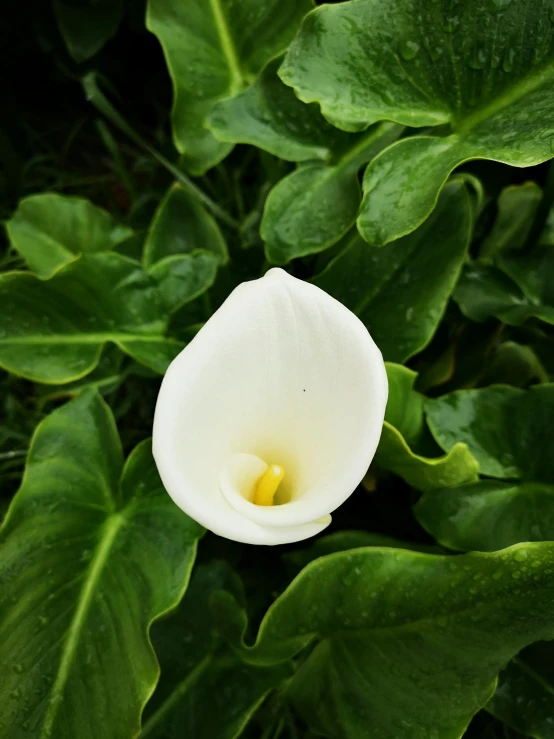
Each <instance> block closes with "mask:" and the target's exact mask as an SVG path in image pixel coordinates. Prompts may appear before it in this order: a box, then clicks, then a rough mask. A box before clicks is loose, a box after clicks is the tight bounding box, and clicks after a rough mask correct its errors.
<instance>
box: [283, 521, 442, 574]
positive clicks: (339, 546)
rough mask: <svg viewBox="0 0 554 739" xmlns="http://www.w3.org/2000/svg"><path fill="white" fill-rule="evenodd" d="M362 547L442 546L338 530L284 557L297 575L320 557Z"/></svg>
mask: <svg viewBox="0 0 554 739" xmlns="http://www.w3.org/2000/svg"><path fill="white" fill-rule="evenodd" d="M362 547H391V548H393V549H407V550H409V551H412V552H427V553H429V554H431V553H437V552H440V551H441V550H440V547H438V546H436V545H434V544H414V543H413V542H408V541H400V540H399V539H394V538H393V537H392V536H385V535H384V534H374V533H372V532H370V531H355V530H354V531H352V530H346V531H336V532H335V533H334V534H329V535H328V536H320V537H318V538H317V539H315V541H314V542H313V543H312V544H310V546H308V547H304V548H303V549H299V550H297V551H294V552H287V553H286V554H284V555H283V559H284V560H285V562H286V564H287V565H289V567H290V569H291V570H293V571H294V574H295V575H297V574H298V573H299V572H300V570H302V569H303V568H304V567H306V565H309V564H310V562H313V561H314V559H318V558H319V557H325V556H327V555H328V554H335V553H336V552H345V551H347V550H352V549H360V548H362Z"/></svg>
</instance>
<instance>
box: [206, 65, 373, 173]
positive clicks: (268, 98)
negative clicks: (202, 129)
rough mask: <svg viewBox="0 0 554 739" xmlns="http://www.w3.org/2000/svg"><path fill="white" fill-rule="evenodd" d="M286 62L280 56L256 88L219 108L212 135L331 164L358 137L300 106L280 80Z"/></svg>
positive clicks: (314, 107) (310, 108) (280, 154)
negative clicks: (335, 154) (282, 66)
mask: <svg viewBox="0 0 554 739" xmlns="http://www.w3.org/2000/svg"><path fill="white" fill-rule="evenodd" d="M281 63H282V58H281V57H280V58H278V59H273V60H272V61H271V62H269V64H267V66H266V67H265V68H264V69H263V71H262V73H261V74H260V76H259V77H258V79H257V80H256V81H255V82H254V84H253V85H251V86H250V87H248V88H247V89H246V90H244V92H241V93H239V94H238V95H236V96H235V97H231V98H227V99H225V100H222V101H221V102H219V103H217V104H216V105H215V106H214V109H213V110H212V113H211V115H210V118H209V121H208V126H209V128H210V130H211V131H212V132H213V134H214V135H215V136H216V137H217V138H218V139H219V140H220V141H227V142H229V143H234V144H253V145H254V146H258V147H260V149H264V150H265V151H268V152H269V153H270V154H274V155H275V156H278V157H280V158H281V159H287V160H290V161H291V162H303V161H307V160H310V159H322V160H328V159H330V158H331V156H332V155H333V153H335V152H337V151H340V150H343V149H347V148H348V146H349V144H352V143H354V142H355V141H356V137H355V136H352V135H351V134H348V133H345V132H344V131H341V130H340V129H338V128H335V127H334V126H332V125H331V124H330V123H328V122H327V121H326V120H325V118H324V117H323V116H322V115H321V112H320V110H319V107H318V106H317V105H305V104H304V103H303V102H302V101H300V100H299V99H298V98H297V97H296V95H295V94H294V91H293V90H291V88H290V87H287V85H285V84H284V83H283V82H282V80H281V79H280V77H279V76H278V75H277V70H278V69H279V67H280V65H281ZM362 164H363V162H362Z"/></svg>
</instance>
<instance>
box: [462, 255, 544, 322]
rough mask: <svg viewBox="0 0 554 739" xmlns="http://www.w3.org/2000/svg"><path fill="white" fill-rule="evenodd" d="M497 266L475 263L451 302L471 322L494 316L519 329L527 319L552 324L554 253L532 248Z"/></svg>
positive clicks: (466, 271) (503, 257)
mask: <svg viewBox="0 0 554 739" xmlns="http://www.w3.org/2000/svg"><path fill="white" fill-rule="evenodd" d="M496 263H497V265H498V266H496V267H495V266H493V265H489V264H482V263H480V262H474V263H473V264H470V265H468V266H467V267H466V268H465V269H464V271H463V272H462V275H461V277H460V281H459V283H458V285H457V287H456V291H455V293H454V299H455V300H456V302H457V303H458V305H459V306H460V308H461V310H462V312H463V313H464V314H465V315H466V316H467V317H468V318H471V319H472V320H473V321H484V320H486V319H487V318H490V316H496V317H497V318H499V319H500V320H501V321H504V323H509V324H512V325H514V326H518V325H520V324H521V323H523V322H524V321H526V320H527V319H529V318H539V319H540V320H541V321H544V322H545V323H550V324H552V323H554V287H553V286H554V249H553V248H552V247H550V246H539V245H538V246H535V247H533V249H532V250H531V251H527V250H525V251H511V252H508V253H505V254H504V253H503V254H500V255H498V256H497V258H496Z"/></svg>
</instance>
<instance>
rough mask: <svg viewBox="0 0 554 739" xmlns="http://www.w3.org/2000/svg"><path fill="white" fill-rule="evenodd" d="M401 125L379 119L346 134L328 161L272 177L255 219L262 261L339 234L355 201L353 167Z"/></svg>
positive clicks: (298, 253)
mask: <svg viewBox="0 0 554 739" xmlns="http://www.w3.org/2000/svg"><path fill="white" fill-rule="evenodd" d="M402 130H403V129H402V127H401V126H398V125H396V124H394V123H383V124H382V125H380V126H375V128H372V129H370V130H369V131H368V132H366V133H365V134H357V135H354V134H352V135H351V136H350V138H349V140H348V142H347V145H346V146H345V147H344V148H343V149H342V150H341V151H340V153H338V154H337V156H336V157H334V158H333V159H332V160H331V161H330V162H329V164H327V165H326V164H324V163H323V162H318V163H309V164H305V165H303V166H300V167H299V168H298V169H296V170H295V171H294V172H291V174H289V175H287V176H286V177H284V178H283V179H282V180H281V181H280V182H278V183H277V185H275V187H274V188H273V189H272V190H271V192H270V193H269V195H268V198H267V200H266V204H265V208H264V214H263V218H262V222H261V225H260V234H261V236H262V239H263V240H264V241H265V254H266V257H267V259H268V261H269V262H271V263H273V264H286V263H287V262H289V261H290V260H291V259H295V258H297V257H303V256H306V255H307V254H314V253H315V252H319V251H323V249H326V248H327V247H329V246H332V244H334V243H336V242H337V241H338V240H339V239H340V238H341V236H344V234H345V233H346V232H347V231H348V229H349V228H350V227H351V226H352V225H353V224H354V222H355V220H356V216H357V214H358V208H359V205H360V199H361V193H360V185H359V183H358V170H359V169H360V167H361V166H362V165H363V164H365V163H366V162H368V161H369V160H370V159H371V158H372V157H374V156H375V154H377V152H379V151H381V149H383V148H384V147H385V146H387V145H388V144H390V143H391V142H392V141H395V140H396V139H397V138H398V137H399V136H400V134H401V133H402Z"/></svg>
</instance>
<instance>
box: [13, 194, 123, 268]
mask: <svg viewBox="0 0 554 739" xmlns="http://www.w3.org/2000/svg"><path fill="white" fill-rule="evenodd" d="M6 230H7V232H8V237H9V239H10V242H11V245H12V246H13V247H14V249H16V250H17V251H18V252H19V253H20V254H21V256H22V257H23V258H24V259H25V261H26V262H27V265H28V266H29V269H32V270H33V271H34V272H36V273H37V274H38V275H40V276H41V277H50V275H51V274H52V273H53V272H55V271H56V270H57V269H58V268H59V267H61V266H62V265H64V264H66V263H67V262H70V261H72V260H73V259H75V257H77V256H78V255H79V254H81V253H91V252H98V251H107V250H109V249H113V247H114V246H116V244H119V243H121V242H122V241H124V240H126V239H128V238H129V237H131V236H132V234H133V232H132V230H131V229H130V228H128V227H127V226H123V225H122V224H120V223H117V221H115V220H114V219H113V218H112V216H111V215H109V213H107V212H106V211H105V210H103V209H102V208H98V207H97V206H96V205H93V203H91V202H90V201H89V200H85V199H84V198H76V197H70V196H67V195H58V194H56V193H53V192H45V193H42V194H40V195H30V196H29V197H27V198H23V199H22V200H20V201H19V205H18V207H17V210H16V211H15V213H14V214H13V216H12V217H11V218H10V220H9V221H8V222H7V223H6Z"/></svg>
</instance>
